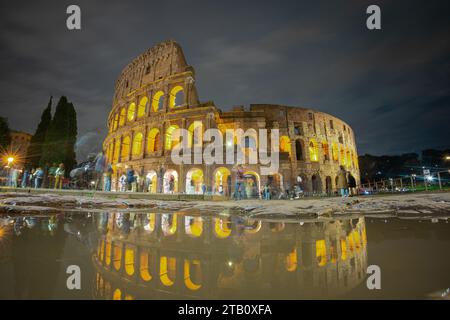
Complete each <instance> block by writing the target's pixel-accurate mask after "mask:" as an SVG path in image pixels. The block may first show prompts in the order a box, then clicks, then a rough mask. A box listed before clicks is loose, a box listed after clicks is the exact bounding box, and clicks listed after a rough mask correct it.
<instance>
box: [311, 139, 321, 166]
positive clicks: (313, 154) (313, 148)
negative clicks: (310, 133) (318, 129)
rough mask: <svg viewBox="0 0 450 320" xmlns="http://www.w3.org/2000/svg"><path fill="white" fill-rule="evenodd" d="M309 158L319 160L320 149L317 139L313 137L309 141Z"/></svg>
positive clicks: (314, 160)
mask: <svg viewBox="0 0 450 320" xmlns="http://www.w3.org/2000/svg"><path fill="white" fill-rule="evenodd" d="M308 149H309V159H310V160H311V161H313V162H317V161H319V149H318V147H317V141H316V140H315V139H311V140H310V141H309V148H308Z"/></svg>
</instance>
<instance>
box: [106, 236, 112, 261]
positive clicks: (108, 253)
mask: <svg viewBox="0 0 450 320" xmlns="http://www.w3.org/2000/svg"><path fill="white" fill-rule="evenodd" d="M111 250H112V245H111V242H110V241H106V249H105V252H106V254H105V263H106V265H107V266H109V265H110V264H111Z"/></svg>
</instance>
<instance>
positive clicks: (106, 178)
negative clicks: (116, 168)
mask: <svg viewBox="0 0 450 320" xmlns="http://www.w3.org/2000/svg"><path fill="white" fill-rule="evenodd" d="M112 174H113V168H112V167H111V165H110V164H108V166H107V168H106V170H105V172H104V173H103V188H104V190H105V191H107V192H109V191H111V177H112Z"/></svg>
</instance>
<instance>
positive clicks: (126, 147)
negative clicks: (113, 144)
mask: <svg viewBox="0 0 450 320" xmlns="http://www.w3.org/2000/svg"><path fill="white" fill-rule="evenodd" d="M130 146H131V139H130V137H129V136H126V137H125V138H123V140H122V150H121V153H120V161H122V162H123V161H127V160H128V158H129V157H130Z"/></svg>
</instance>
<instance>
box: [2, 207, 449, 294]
mask: <svg viewBox="0 0 450 320" xmlns="http://www.w3.org/2000/svg"><path fill="white" fill-rule="evenodd" d="M449 252H450V224H449V223H448V221H447V220H434V221H433V222H431V221H430V220H422V221H419V220H400V219H379V218H376V219H375V218H364V217H362V216H361V217H347V218H344V217H343V218H341V219H328V220H323V221H303V222H301V221H276V220H270V221H266V220H252V219H248V218H245V217H242V216H220V215H219V216H214V215H205V214H203V215H202V214H200V213H196V212H192V213H186V212H184V213H181V212H179V213H117V212H108V213H61V214H57V215H52V216H45V217H37V216H24V217H18V218H7V217H0V298H2V299H13V298H18V299H223V298H224V299H302V298H320V299H326V298H339V299H349V298H351V299H353V298H369V299H371V298H375V299H378V298H394V299H397V298H436V297H438V298H439V297H440V296H441V293H442V292H445V290H446V289H447V288H448V287H450V274H449V272H448V271H449V270H450V256H449ZM373 264H375V265H378V266H379V267H380V268H381V290H369V289H368V288H367V285H366V280H367V277H368V274H366V270H367V266H368V265H373ZM70 265H77V266H79V267H80V270H81V290H69V289H67V285H66V281H67V278H68V277H69V274H67V273H66V270H67V267H68V266H70Z"/></svg>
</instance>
